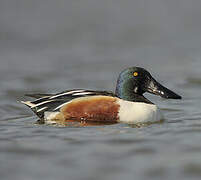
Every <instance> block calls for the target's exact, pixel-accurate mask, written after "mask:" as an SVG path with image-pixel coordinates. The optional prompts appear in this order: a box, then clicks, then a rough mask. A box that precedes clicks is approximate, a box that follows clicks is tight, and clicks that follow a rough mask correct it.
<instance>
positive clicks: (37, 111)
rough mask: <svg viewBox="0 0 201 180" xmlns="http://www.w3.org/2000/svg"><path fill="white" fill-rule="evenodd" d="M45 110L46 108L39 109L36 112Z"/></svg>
mask: <svg viewBox="0 0 201 180" xmlns="http://www.w3.org/2000/svg"><path fill="white" fill-rule="evenodd" d="M45 109H47V107H43V108H40V109H39V110H38V111H37V112H40V111H42V110H45Z"/></svg>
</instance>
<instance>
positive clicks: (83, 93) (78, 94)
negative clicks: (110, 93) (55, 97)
mask: <svg viewBox="0 0 201 180" xmlns="http://www.w3.org/2000/svg"><path fill="white" fill-rule="evenodd" d="M88 94H94V93H93V92H81V93H75V94H73V96H81V95H88Z"/></svg>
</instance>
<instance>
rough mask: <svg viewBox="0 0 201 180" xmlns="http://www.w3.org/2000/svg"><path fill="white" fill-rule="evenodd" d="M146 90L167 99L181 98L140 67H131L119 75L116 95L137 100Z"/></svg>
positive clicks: (129, 99)
mask: <svg viewBox="0 0 201 180" xmlns="http://www.w3.org/2000/svg"><path fill="white" fill-rule="evenodd" d="M145 92H149V93H152V94H155V95H158V96H161V97H163V98H166V99H181V96H179V95H178V94H176V93H174V92H173V91H171V90H169V89H167V88H166V87H164V86H162V85H161V84H160V83H158V82H157V81H156V80H155V79H154V78H153V77H152V76H151V74H150V73H149V72H148V71H147V70H145V69H144V68H140V67H130V68H127V69H125V70H124V71H122V72H121V73H120V75H119V78H118V81H117V87H116V95H117V96H118V97H120V98H122V99H125V100H128V101H137V100H138V99H136V98H139V97H140V96H143V94H144V93H145Z"/></svg>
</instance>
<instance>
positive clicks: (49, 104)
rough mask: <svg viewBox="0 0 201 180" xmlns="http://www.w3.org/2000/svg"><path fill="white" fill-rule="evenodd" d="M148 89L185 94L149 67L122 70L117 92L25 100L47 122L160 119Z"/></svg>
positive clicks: (72, 92) (161, 93) (73, 92)
mask: <svg viewBox="0 0 201 180" xmlns="http://www.w3.org/2000/svg"><path fill="white" fill-rule="evenodd" d="M145 92H149V93H152V94H155V95H159V96H161V97H163V98H170V99H181V96H179V95H178V94H176V93H174V92H173V91H171V90H169V89H167V88H166V87H164V86H162V85H161V84H160V83H158V82H157V81H156V80H155V79H154V78H153V77H152V76H151V74H150V73H149V72H148V71H147V70H145V69H143V68H140V67H130V68H127V69H125V70H124V71H122V72H121V73H120V75H119V78H118V80H117V86H116V91H115V93H112V92H107V91H92V90H84V89H74V90H68V91H64V92H61V93H58V94H29V95H28V96H30V97H33V98H36V100H34V101H26V102H24V101H22V103H24V104H26V105H27V106H28V107H30V108H31V110H32V111H33V112H34V113H35V114H36V115H37V116H38V117H39V118H40V119H43V120H44V121H64V122H67V121H69V122H70V121H86V122H105V123H110V122H111V123H112V122H114V123H115V122H125V123H140V122H141V123H143V122H154V121H159V120H160V119H161V114H160V111H159V109H158V108H157V106H156V105H155V104H154V103H152V102H151V101H149V100H148V99H146V98H145V97H144V96H143V94H144V93H145Z"/></svg>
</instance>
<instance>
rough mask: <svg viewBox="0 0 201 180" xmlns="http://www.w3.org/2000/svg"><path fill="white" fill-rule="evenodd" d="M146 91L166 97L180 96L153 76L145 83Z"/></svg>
mask: <svg viewBox="0 0 201 180" xmlns="http://www.w3.org/2000/svg"><path fill="white" fill-rule="evenodd" d="M146 91H147V92H149V93H152V94H155V95H158V96H161V97H163V98H166V99H181V98H182V97H181V96H180V95H178V94H176V93H174V92H173V91H171V90H169V89H168V88H166V87H164V86H162V85H161V84H160V83H158V82H157V81H156V80H155V79H153V78H152V79H151V80H150V81H149V82H148V83H147V87H146Z"/></svg>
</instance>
